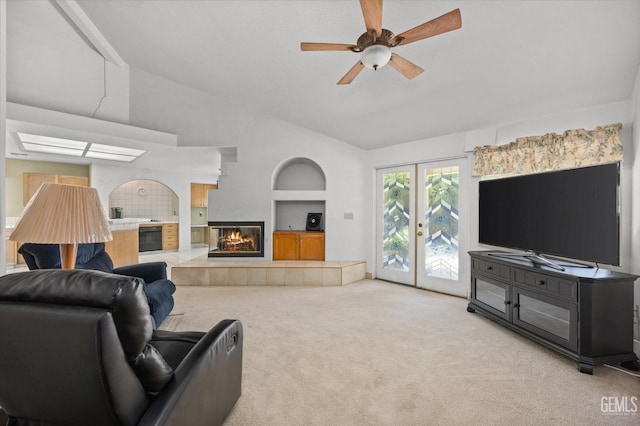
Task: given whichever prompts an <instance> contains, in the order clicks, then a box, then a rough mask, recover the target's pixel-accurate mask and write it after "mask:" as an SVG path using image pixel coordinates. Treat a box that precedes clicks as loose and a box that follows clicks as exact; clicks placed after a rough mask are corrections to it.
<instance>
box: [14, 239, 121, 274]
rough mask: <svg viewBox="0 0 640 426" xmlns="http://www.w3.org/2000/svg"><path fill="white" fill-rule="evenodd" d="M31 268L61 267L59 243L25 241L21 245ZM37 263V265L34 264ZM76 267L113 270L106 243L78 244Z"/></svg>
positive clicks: (104, 270) (21, 249)
mask: <svg viewBox="0 0 640 426" xmlns="http://www.w3.org/2000/svg"><path fill="white" fill-rule="evenodd" d="M20 253H21V254H22V255H23V257H24V259H25V262H27V266H28V267H29V269H32V270H33V269H60V267H61V266H60V263H61V262H60V246H59V245H58V244H35V243H25V244H23V245H22V246H21V247H20ZM34 264H35V265H34ZM75 267H76V269H91V270H94V271H102V272H113V261H112V260H111V257H109V254H108V253H107V252H106V251H105V248H104V243H85V244H78V254H77V255H76V265H75Z"/></svg>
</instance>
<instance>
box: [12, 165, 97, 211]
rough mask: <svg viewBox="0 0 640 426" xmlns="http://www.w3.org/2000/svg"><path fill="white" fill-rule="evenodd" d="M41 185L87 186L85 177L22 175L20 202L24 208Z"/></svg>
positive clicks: (39, 174)
mask: <svg viewBox="0 0 640 426" xmlns="http://www.w3.org/2000/svg"><path fill="white" fill-rule="evenodd" d="M43 183H64V184H66V185H79V186H89V178H88V177H87V176H63V175H47V174H42V173H23V174H22V202H23V203H24V205H25V206H26V205H27V203H28V202H29V200H30V199H31V197H32V196H33V194H35V193H36V191H37V190H38V188H40V185H42V184H43Z"/></svg>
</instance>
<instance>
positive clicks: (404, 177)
mask: <svg viewBox="0 0 640 426" xmlns="http://www.w3.org/2000/svg"><path fill="white" fill-rule="evenodd" d="M383 179H384V187H383V197H382V199H383V203H384V205H383V212H384V214H383V221H384V227H383V237H382V245H383V253H382V267H383V268H384V269H394V270H400V271H408V270H409V259H410V253H409V232H410V224H411V220H410V217H411V216H410V206H409V202H410V195H411V193H410V191H411V182H410V177H409V172H394V173H385V174H384V178H383Z"/></svg>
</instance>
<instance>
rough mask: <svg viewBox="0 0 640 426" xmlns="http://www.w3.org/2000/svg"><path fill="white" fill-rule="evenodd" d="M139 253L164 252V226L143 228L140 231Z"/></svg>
mask: <svg viewBox="0 0 640 426" xmlns="http://www.w3.org/2000/svg"><path fill="white" fill-rule="evenodd" d="M138 244H139V249H138V251H141V252H142V251H153V250H162V226H141V227H140V228H139V229H138Z"/></svg>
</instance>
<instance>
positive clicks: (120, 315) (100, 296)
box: [0, 269, 173, 394]
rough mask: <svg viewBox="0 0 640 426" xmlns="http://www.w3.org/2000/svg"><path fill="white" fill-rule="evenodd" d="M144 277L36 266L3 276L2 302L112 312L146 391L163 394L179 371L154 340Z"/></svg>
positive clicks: (128, 358)
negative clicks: (41, 268)
mask: <svg viewBox="0 0 640 426" xmlns="http://www.w3.org/2000/svg"><path fill="white" fill-rule="evenodd" d="M143 288H144V282H143V281H142V280H141V279H139V278H134V277H125V276H123V275H114V274H109V273H104V272H99V271H88V270H84V271H83V270H78V269H73V270H62V269H49V270H35V271H29V272H22V273H17V274H8V275H5V276H3V277H0V301H19V302H27V303H45V304H53V305H63V306H64V305H67V306H86V307H93V308H102V309H105V310H107V311H110V312H111V315H112V316H113V322H114V323H115V326H116V330H117V332H118V336H119V338H120V343H121V344H122V349H123V351H124V353H125V355H126V358H127V360H128V361H129V363H130V365H131V367H132V368H133V370H134V371H135V373H136V375H137V376H138V379H139V380H140V382H141V383H142V385H143V387H144V388H145V390H146V391H147V392H148V393H150V394H154V393H157V392H159V391H160V390H161V389H162V388H163V387H164V385H165V384H166V383H167V382H168V381H169V380H170V379H171V377H172V376H173V370H172V369H171V367H170V366H169V365H168V364H167V363H166V361H165V360H164V359H163V358H162V355H160V353H158V352H157V351H156V350H155V349H154V348H153V347H152V346H151V345H150V344H149V341H150V340H151V336H152V334H153V319H152V317H151V315H150V312H149V303H148V301H147V298H146V296H145V294H144V291H143Z"/></svg>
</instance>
